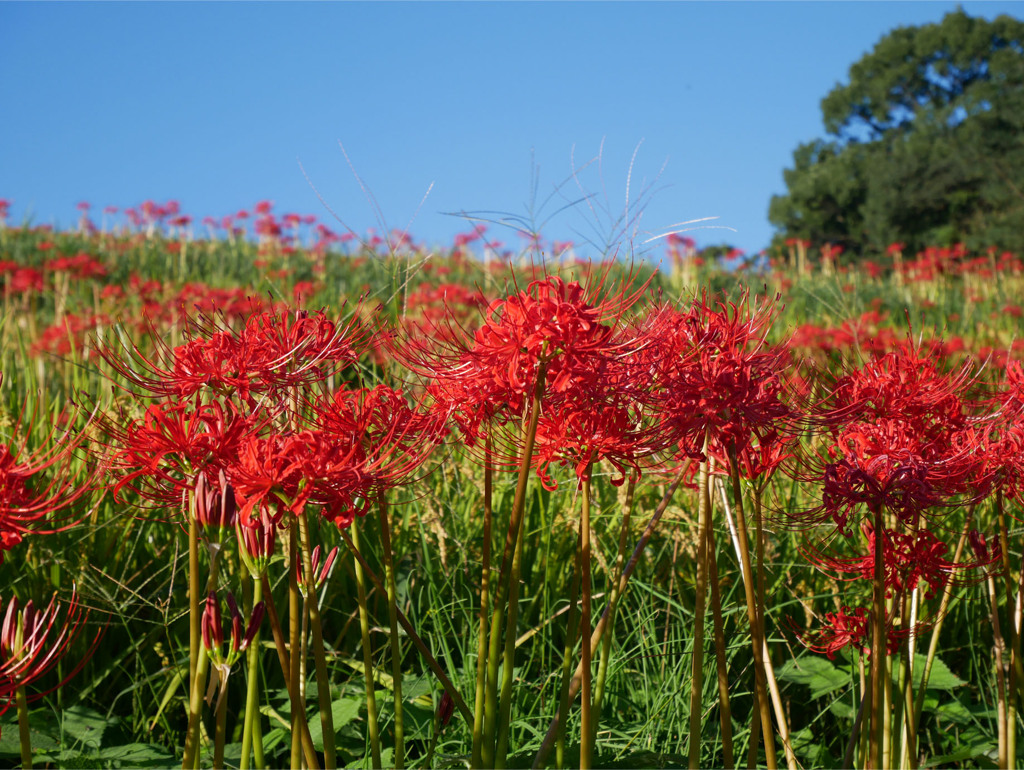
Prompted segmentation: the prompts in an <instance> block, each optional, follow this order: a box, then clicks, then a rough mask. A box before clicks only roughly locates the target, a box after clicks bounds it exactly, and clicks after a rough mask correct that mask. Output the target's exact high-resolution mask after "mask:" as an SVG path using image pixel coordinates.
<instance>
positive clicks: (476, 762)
mask: <svg viewBox="0 0 1024 770" xmlns="http://www.w3.org/2000/svg"><path fill="white" fill-rule="evenodd" d="M484 442H485V443H484V454H485V456H486V459H485V461H484V462H485V465H484V533H483V546H482V548H481V550H482V554H481V558H482V561H483V567H482V570H481V573H480V632H479V637H478V639H477V647H476V701H475V702H474V704H473V753H472V760H471V762H470V767H472V768H481V767H483V759H482V749H483V738H484V692H485V690H486V681H485V679H486V676H487V615H488V609H489V607H488V602H489V601H490V597H489V593H488V592H489V590H490V583H491V520H492V517H493V511H492V510H491V498H492V492H493V490H492V486H493V483H494V482H493V474H494V472H493V471H492V469H491V434H490V433H488V434H487V438H486V439H485V440H484Z"/></svg>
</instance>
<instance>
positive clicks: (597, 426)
mask: <svg viewBox="0 0 1024 770" xmlns="http://www.w3.org/2000/svg"><path fill="white" fill-rule="evenodd" d="M634 340H635V344H636V345H637V349H636V350H635V351H633V352H632V354H630V355H624V356H622V357H620V358H617V359H610V360H601V359H597V360H595V361H594V364H595V368H594V370H593V372H592V373H591V376H590V377H588V378H587V379H585V380H583V381H582V382H579V383H576V384H574V385H573V386H572V387H570V388H568V389H567V390H565V391H563V392H561V393H550V394H548V397H547V398H546V399H545V403H544V407H543V409H542V411H541V415H540V418H539V420H538V423H537V437H536V444H535V449H534V458H533V465H534V467H535V468H536V469H537V474H538V475H539V476H540V478H541V482H542V484H543V485H544V487H545V488H547V489H554V488H555V487H556V484H555V482H554V480H553V479H552V478H551V477H550V474H549V472H548V469H549V467H550V465H551V463H552V462H557V463H560V464H562V465H572V466H573V468H574V470H575V473H576V477H577V479H578V481H579V483H580V484H582V483H583V482H584V481H587V480H589V478H590V472H591V468H592V466H593V465H594V464H595V463H597V462H599V461H601V460H605V461H607V462H608V463H609V464H610V465H611V466H612V467H613V468H615V470H616V471H617V473H618V475H613V476H612V478H611V483H612V484H614V485H616V486H618V485H619V484H622V483H623V482H624V481H625V480H626V478H627V477H629V478H630V479H631V480H632V481H637V480H638V479H639V478H640V475H641V472H642V471H641V465H642V463H643V462H644V461H645V460H646V458H649V457H650V456H652V455H654V454H655V453H657V452H660V451H662V450H665V449H667V448H668V446H669V444H670V442H669V441H668V440H666V437H665V431H664V430H662V429H661V427H660V426H658V425H656V424H654V422H653V420H652V418H651V417H650V415H649V412H650V409H649V406H648V404H647V395H648V394H647V389H646V386H645V382H644V379H643V370H644V369H645V368H646V366H647V362H646V357H645V354H646V352H647V351H646V349H645V348H644V346H643V338H642V337H640V336H638V337H635V338H634ZM622 347H623V349H625V348H626V343H622Z"/></svg>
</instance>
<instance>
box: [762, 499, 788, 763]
mask: <svg viewBox="0 0 1024 770" xmlns="http://www.w3.org/2000/svg"><path fill="white" fill-rule="evenodd" d="M763 493H764V487H763V485H759V486H755V487H754V536H755V537H756V538H757V548H756V551H757V621H758V629H759V631H760V633H761V639H762V640H763V641H764V673H765V679H767V680H768V694H769V695H770V696H771V699H772V705H773V706H774V708H775V723H776V726H777V728H778V731H779V738H780V739H782V749H783V751H784V752H785V754H786V765H787V767H788V768H789V770H797V766H798V765H797V761H796V753H795V752H794V751H793V745H792V743H791V742H790V740H789V721H788V720H787V719H786V711H785V709H784V708H783V704H782V696H781V694H780V693H779V683H778V681H777V680H776V679H775V669H774V667H773V666H772V656H771V650H770V649H769V648H768V632H767V631H766V630H765V618H764V614H765V610H766V609H767V607H768V603H767V602H766V601H765V598H764V597H765V577H764V562H765V558H764V511H763V509H762V505H761V495H762V494H763Z"/></svg>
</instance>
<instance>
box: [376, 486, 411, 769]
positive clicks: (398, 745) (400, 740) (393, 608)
mask: <svg viewBox="0 0 1024 770" xmlns="http://www.w3.org/2000/svg"><path fill="white" fill-rule="evenodd" d="M377 511H378V513H379V514H380V544H381V550H382V551H383V554H384V582H385V585H386V586H387V591H388V624H389V628H390V637H391V676H392V687H393V688H394V690H393V694H394V698H395V754H394V759H393V760H392V761H393V762H394V765H395V770H402V768H403V767H405V720H404V717H403V709H402V648H401V644H400V642H399V639H398V589H397V586H396V584H395V561H394V554H393V553H392V552H391V527H390V525H389V523H388V508H387V502H386V501H385V499H384V495H383V494H382V495H380V496H379V497H378V498H377Z"/></svg>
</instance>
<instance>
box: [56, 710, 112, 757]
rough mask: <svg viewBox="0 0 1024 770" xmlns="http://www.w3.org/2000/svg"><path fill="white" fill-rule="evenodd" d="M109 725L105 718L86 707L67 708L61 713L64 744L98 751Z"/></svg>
mask: <svg viewBox="0 0 1024 770" xmlns="http://www.w3.org/2000/svg"><path fill="white" fill-rule="evenodd" d="M108 724H110V723H109V722H108V721H107V718H106V717H105V716H103V715H102V714H100V713H99V712H98V711H93V710H92V709H90V708H86V707H85V706H71V707H70V708H66V709H64V711H62V712H61V731H62V732H63V734H64V735H63V739H64V740H63V743H65V744H69V743H75V744H78V745H79V746H84V747H87V748H91V749H98V748H99V747H100V745H101V743H102V741H103V733H104V731H105V730H106V729H107V725H108ZM69 739H70V740H69Z"/></svg>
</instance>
